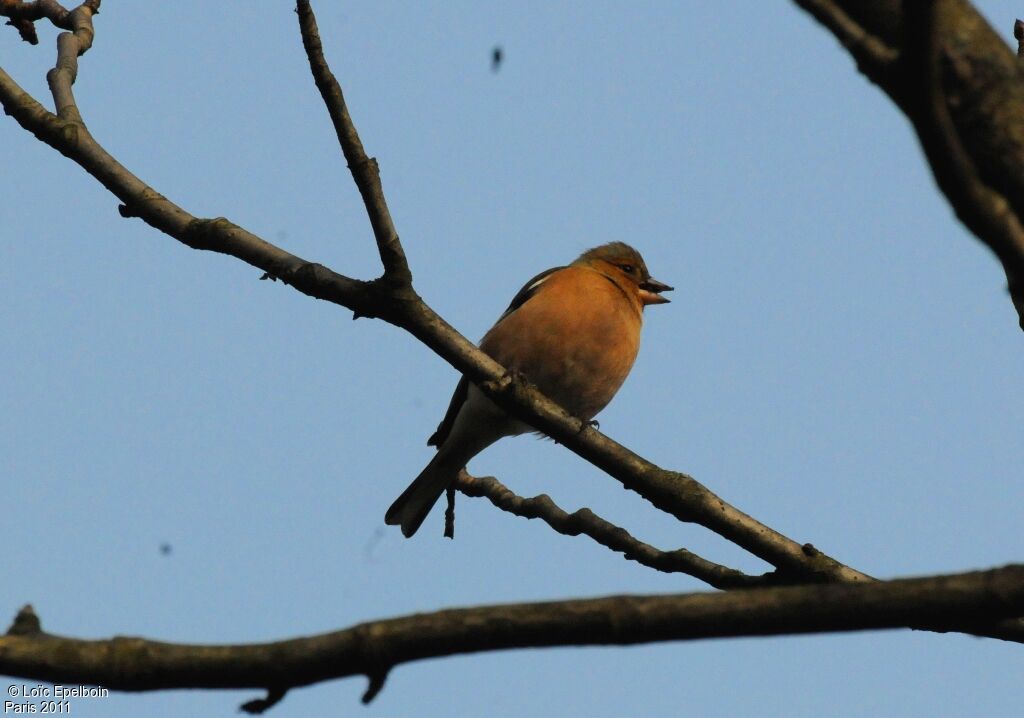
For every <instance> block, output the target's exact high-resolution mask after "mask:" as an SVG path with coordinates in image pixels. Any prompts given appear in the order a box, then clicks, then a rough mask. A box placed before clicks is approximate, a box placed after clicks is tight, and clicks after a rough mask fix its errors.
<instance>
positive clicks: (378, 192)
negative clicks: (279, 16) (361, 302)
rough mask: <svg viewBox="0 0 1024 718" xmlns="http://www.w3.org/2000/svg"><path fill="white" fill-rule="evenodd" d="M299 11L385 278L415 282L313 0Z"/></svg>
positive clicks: (306, 44)
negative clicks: (322, 39) (330, 58)
mask: <svg viewBox="0 0 1024 718" xmlns="http://www.w3.org/2000/svg"><path fill="white" fill-rule="evenodd" d="M296 12H298V15H299V30H300V32H301V33H302V46H303V47H304V48H305V49H306V56H307V58H309V68H310V70H311V71H312V73H313V79H314V81H315V82H316V86H317V89H318V90H320V95H321V96H322V97H323V98H324V104H326V105H327V113H328V114H329V115H330V117H331V122H332V123H334V131H335V133H336V134H337V135H338V142H339V144H340V145H341V150H342V152H343V153H344V155H345V160H346V161H347V162H348V168H349V170H351V172H352V179H354V180H355V182H356V187H358V188H359V194H361V195H362V197H363V204H365V205H366V213H367V214H368V215H369V217H370V225H371V226H372V227H373V236H374V238H375V239H376V240H377V251H378V252H379V253H380V261H381V264H383V265H384V278H385V279H386V280H388V281H390V282H393V283H395V284H396V285H399V286H411V285H412V273H411V272H410V271H409V263H408V262H407V261H406V258H405V250H404V249H402V243H401V242H400V241H399V239H398V231H397V230H396V229H395V225H394V222H393V221H392V220H391V212H390V211H389V210H388V203H387V200H385V198H384V189H383V188H382V187H381V183H380V169H379V168H378V166H377V160H376V159H374V158H373V157H368V156H367V155H366V151H365V150H364V149H363V143H362V141H361V140H360V139H359V133H358V132H356V127H355V125H354V124H353V122H352V117H351V116H350V115H349V113H348V106H347V105H346V104H345V95H344V94H343V93H342V91H341V85H339V84H338V80H337V79H336V78H335V77H334V73H332V72H331V68H330V66H328V64H327V60H326V59H325V58H324V48H323V45H322V44H321V42H320V31H319V29H318V28H317V25H316V16H315V15H314V14H313V8H312V7H311V6H310V4H309V0H298V5H297V7H296Z"/></svg>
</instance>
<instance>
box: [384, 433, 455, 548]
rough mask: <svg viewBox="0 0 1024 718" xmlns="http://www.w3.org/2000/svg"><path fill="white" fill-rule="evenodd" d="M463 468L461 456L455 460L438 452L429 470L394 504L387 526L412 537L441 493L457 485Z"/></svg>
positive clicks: (390, 510) (410, 485)
mask: <svg viewBox="0 0 1024 718" xmlns="http://www.w3.org/2000/svg"><path fill="white" fill-rule="evenodd" d="M463 466H465V461H463V460H462V458H461V457H452V456H449V455H448V454H447V453H446V452H444V451H439V452H438V453H437V454H435V455H434V458H433V459H432V460H431V462H430V463H429V464H427V468H425V469H423V471H421V472H420V475H419V476H417V477H416V478H415V479H414V480H413V482H412V483H411V484H409V486H408V487H407V488H406V489H405V491H403V492H402V495H401V496H399V497H398V498H397V499H395V503H393V504H391V508H389V509H388V511H387V513H386V514H384V523H386V524H388V525H389V526H395V525H400V526H401V527H402V535H404V536H405V537H406V538H409V537H410V536H412V535H413V534H414V533H416V530H417V529H419V527H420V524H422V523H423V519H425V518H427V514H429V513H430V509H432V508H433V507H434V504H436V503H437V500H438V499H439V498H441V494H443V493H444V492H445V489H447V488H448V487H449V486H451V485H452V484H453V483H454V482H455V479H456V477H457V476H458V474H459V471H460V470H461V469H462V467H463Z"/></svg>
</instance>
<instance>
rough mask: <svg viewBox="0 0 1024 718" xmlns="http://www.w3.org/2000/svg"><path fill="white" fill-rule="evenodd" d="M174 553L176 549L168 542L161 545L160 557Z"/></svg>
mask: <svg viewBox="0 0 1024 718" xmlns="http://www.w3.org/2000/svg"><path fill="white" fill-rule="evenodd" d="M172 551H174V547H173V546H171V545H170V544H169V543H167V542H166V541H165V542H164V543H162V544H160V555H161V556H170V555H171V552H172Z"/></svg>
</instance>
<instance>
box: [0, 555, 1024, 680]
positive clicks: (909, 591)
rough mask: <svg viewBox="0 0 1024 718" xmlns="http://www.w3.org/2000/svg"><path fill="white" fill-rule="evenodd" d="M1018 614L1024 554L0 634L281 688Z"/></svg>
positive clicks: (141, 667) (3, 660)
mask: <svg viewBox="0 0 1024 718" xmlns="http://www.w3.org/2000/svg"><path fill="white" fill-rule="evenodd" d="M1021 612H1024V566H1008V567H1006V568H1002V569H997V570H992V571H982V572H974V573H965V574H958V575H952V576H938V577H932V578H918V579H904V580H897V581H883V582H875V583H862V584H829V585H819V584H813V585H804V586H787V587H776V588H756V589H749V590H744V591H732V592H729V593H691V594H679V595H670V596H612V597H608V598H595V599H584V600H573V601H558V602H548V603H528V604H510V605H495V606H481V607H477V608H460V609H449V610H445V611H438V612H436V613H426V614H417V615H413V616H406V617H403V618H394V619H389V620H383V621H374V622H370V623H363V624H359V625H356V626H353V627H352V628H348V629H345V630H342V631H336V632H334V633H327V634H322V635H318V636H310V637H307V638H297V639H292V640H287V641H279V642H276V643H263V644H250V645H219V646H218V645H183V644H172V643H163V642H158V641H150V640H147V639H144V638H130V637H129V638H121V637H119V638H112V639H109V640H99V641H85V640H79V639H74V638H66V637H62V636H54V635H49V634H45V633H42V632H38V631H32V630H24V629H23V630H20V631H19V632H17V633H12V634H9V635H7V636H4V637H0V673H2V674H4V675H8V676H12V677H20V678H27V679H32V680H43V681H52V682H55V683H87V684H98V685H102V686H104V687H106V688H110V689H114V690H123V691H148V690H159V689H167V688H268V687H269V688H271V689H272V691H271V692H272V695H274V696H280V695H283V691H284V690H285V689H288V688H291V687H296V686H305V685H309V684H312V683H317V682H320V681H325V680H330V679H334V678H344V677H347V676H353V675H366V676H370V677H372V679H373V680H374V681H375V682H376V684H377V686H378V690H379V686H381V685H383V678H384V676H386V675H387V673H388V671H389V670H390V669H391V668H393V667H394V666H397V665H400V664H403V663H408V662H410V661H417V660H423V659H426V658H437V657H440V656H454V655H461V654H467V653H479V652H482V651H498V650H508V649H513V648H539V647H551V646H607V645H634V644H638V643H654V642H661V641H678V640H692V639H700V638H725V637H736V636H771V635H783V634H785V635H789V634H804V633H823V632H834V631H859V630H866V629H881V628H900V627H905V626H910V625H915V624H920V623H922V622H924V623H929V624H933V625H953V624H956V625H963V624H971V623H982V622H989V621H991V620H993V619H997V618H1001V617H1006V616H1013V615H1017V614H1019V613H1021Z"/></svg>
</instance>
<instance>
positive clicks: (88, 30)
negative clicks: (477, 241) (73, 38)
mask: <svg viewBox="0 0 1024 718" xmlns="http://www.w3.org/2000/svg"><path fill="white" fill-rule="evenodd" d="M100 2H101V0H86V1H85V2H83V3H82V4H81V5H79V6H78V7H77V8H75V10H72V11H68V10H67V9H65V8H64V6H63V5H61V4H60V3H59V2H57V0H34V1H33V2H25V1H24V0H0V17H8V18H10V20H8V21H7V24H8V25H12V26H13V27H14V28H15V29H17V30H18V33H19V34H20V35H21V39H22V40H24V41H26V42H28V43H31V44H32V45H38V44H39V36H38V35H37V34H36V28H35V24H34V23H35V22H36V21H37V20H42V19H43V18H46V19H47V20H49V21H50V22H52V23H53V24H54V25H55V26H56V27H59V28H61V29H62V30H72V31H73V32H74V33H75V35H78V36H79V38H80V41H81V47H80V52H79V54H81V53H83V52H85V51H86V50H88V49H89V47H90V46H91V45H92V16H93V15H97V14H99V11H100ZM86 36H87V37H86Z"/></svg>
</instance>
